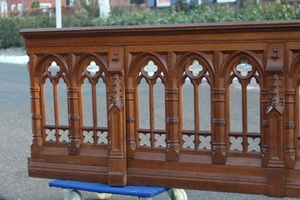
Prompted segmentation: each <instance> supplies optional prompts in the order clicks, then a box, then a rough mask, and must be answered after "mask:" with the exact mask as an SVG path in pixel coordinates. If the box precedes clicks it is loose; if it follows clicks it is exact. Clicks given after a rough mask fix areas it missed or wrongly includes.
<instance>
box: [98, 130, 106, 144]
mask: <svg viewBox="0 0 300 200" xmlns="http://www.w3.org/2000/svg"><path fill="white" fill-rule="evenodd" d="M97 136H98V144H108V140H107V132H103V133H101V132H98V133H97Z"/></svg>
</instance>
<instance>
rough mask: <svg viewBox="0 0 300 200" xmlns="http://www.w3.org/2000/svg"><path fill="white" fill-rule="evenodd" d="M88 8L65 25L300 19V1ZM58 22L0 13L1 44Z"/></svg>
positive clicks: (67, 18) (19, 42)
mask: <svg viewBox="0 0 300 200" xmlns="http://www.w3.org/2000/svg"><path fill="white" fill-rule="evenodd" d="M86 11H87V10H86V9H78V10H77V12H75V13H74V14H71V15H70V16H64V17H63V20H62V26H63V27H86V26H117V25H120V26H123V25H152V24H186V23H204V22H205V23H210V22H240V21H261V20H290V19H300V5H299V4H294V5H292V6H291V5H289V4H281V3H279V2H277V3H275V4H274V5H271V4H269V3H268V4H266V5H265V6H264V7H262V6H260V5H253V6H249V7H245V8H243V9H239V10H237V11H235V10H233V9H231V8H230V7H229V6H228V5H223V4H220V5H218V6H217V7H216V9H213V8H212V7H211V6H210V4H208V3H203V4H202V5H186V4H184V5H183V4H182V3H180V2H179V3H178V4H175V5H173V6H171V7H170V8H169V9H165V10H163V11H162V10H157V11H156V10H154V11H153V10H150V9H145V10H143V11H140V12H125V13H119V14H113V13H110V15H109V17H107V18H102V17H100V18H94V17H93V15H91V14H88V12H86ZM55 24H56V22H55V17H48V16H37V17H35V16H27V17H9V18H1V17H0V48H9V47H24V40H23V38H22V36H20V34H19V31H20V30H21V29H23V28H51V27H52V28H54V27H55Z"/></svg>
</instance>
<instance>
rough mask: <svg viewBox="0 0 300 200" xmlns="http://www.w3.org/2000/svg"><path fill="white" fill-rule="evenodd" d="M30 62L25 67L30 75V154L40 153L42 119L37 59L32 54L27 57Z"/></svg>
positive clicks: (41, 146)
mask: <svg viewBox="0 0 300 200" xmlns="http://www.w3.org/2000/svg"><path fill="white" fill-rule="evenodd" d="M29 56H30V62H29V63H28V65H27V67H28V70H29V75H30V96H31V123H32V134H33V135H32V137H33V138H32V144H31V153H40V152H41V151H42V148H43V138H42V117H41V109H40V108H41V104H40V102H41V96H40V92H41V88H40V84H39V79H40V78H39V75H40V74H39V73H38V72H39V70H36V68H38V67H39V66H37V57H36V56H35V55H34V54H31V55H29Z"/></svg>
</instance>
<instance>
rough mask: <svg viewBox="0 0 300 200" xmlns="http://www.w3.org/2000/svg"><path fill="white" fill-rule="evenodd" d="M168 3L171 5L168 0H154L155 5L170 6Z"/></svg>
mask: <svg viewBox="0 0 300 200" xmlns="http://www.w3.org/2000/svg"><path fill="white" fill-rule="evenodd" d="M170 5H171V1H170V0H156V6H157V7H164V6H170Z"/></svg>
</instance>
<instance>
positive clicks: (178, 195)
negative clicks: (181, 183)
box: [173, 188, 187, 200]
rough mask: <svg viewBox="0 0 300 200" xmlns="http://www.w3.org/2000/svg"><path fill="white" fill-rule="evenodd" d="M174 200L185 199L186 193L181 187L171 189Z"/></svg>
mask: <svg viewBox="0 0 300 200" xmlns="http://www.w3.org/2000/svg"><path fill="white" fill-rule="evenodd" d="M173 190H174V196H175V199H176V200H187V196H186V193H185V191H184V190H183V189H175V188H174V189H173Z"/></svg>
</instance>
